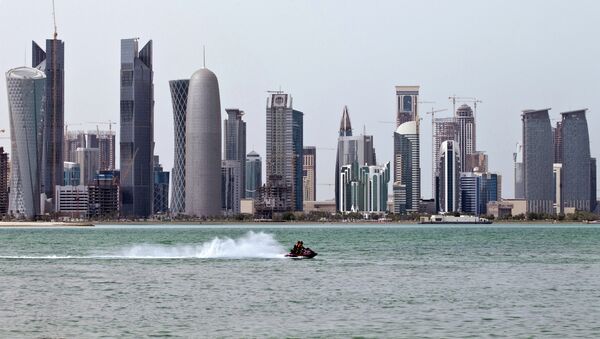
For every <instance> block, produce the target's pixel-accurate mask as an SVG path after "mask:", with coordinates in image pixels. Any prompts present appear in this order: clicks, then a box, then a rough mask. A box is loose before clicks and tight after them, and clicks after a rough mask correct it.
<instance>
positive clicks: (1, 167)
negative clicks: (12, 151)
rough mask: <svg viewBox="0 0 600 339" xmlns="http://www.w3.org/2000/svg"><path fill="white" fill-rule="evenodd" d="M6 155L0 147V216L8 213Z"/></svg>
mask: <svg viewBox="0 0 600 339" xmlns="http://www.w3.org/2000/svg"><path fill="white" fill-rule="evenodd" d="M8 187H9V186H8V153H6V152H4V147H0V216H3V215H6V212H8Z"/></svg>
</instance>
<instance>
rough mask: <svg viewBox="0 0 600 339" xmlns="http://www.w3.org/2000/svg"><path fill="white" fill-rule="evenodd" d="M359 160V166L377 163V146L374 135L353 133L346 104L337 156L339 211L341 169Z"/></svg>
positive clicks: (336, 198) (336, 196) (337, 200)
mask: <svg viewBox="0 0 600 339" xmlns="http://www.w3.org/2000/svg"><path fill="white" fill-rule="evenodd" d="M355 161H356V162H357V163H358V164H359V166H362V165H368V166H374V165H375V164H376V156H375V148H374V146H373V136H372V135H357V136H353V135H352V125H351V124H350V115H349V114H348V107H346V106H344V110H343V112H342V120H341V121H340V129H339V137H338V145H337V156H336V162H335V204H336V208H337V210H338V211H341V206H340V199H341V197H340V171H341V168H342V167H343V166H345V165H351V164H352V163H353V162H355Z"/></svg>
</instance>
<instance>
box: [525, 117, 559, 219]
mask: <svg viewBox="0 0 600 339" xmlns="http://www.w3.org/2000/svg"><path fill="white" fill-rule="evenodd" d="M549 110H550V109H549V108H546V109H541V110H525V111H523V113H522V115H521V120H522V121H523V174H524V176H523V179H524V180H523V182H524V188H525V189H524V193H525V200H527V212H531V213H546V214H553V213H554V208H553V202H554V195H553V191H554V189H553V183H554V180H553V175H552V167H553V166H552V164H553V160H554V152H553V147H552V144H553V142H552V126H551V125H550V117H549V115H548V111H549Z"/></svg>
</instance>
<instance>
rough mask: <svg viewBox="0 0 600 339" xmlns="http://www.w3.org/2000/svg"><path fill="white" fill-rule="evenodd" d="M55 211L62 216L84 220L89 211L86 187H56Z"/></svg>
mask: <svg viewBox="0 0 600 339" xmlns="http://www.w3.org/2000/svg"><path fill="white" fill-rule="evenodd" d="M55 193H56V194H55V197H56V204H55V205H56V206H55V211H56V212H57V213H59V214H60V215H63V216H68V217H72V218H85V217H87V215H88V210H89V193H88V188H87V186H84V185H79V186H58V185H57V186H56V188H55Z"/></svg>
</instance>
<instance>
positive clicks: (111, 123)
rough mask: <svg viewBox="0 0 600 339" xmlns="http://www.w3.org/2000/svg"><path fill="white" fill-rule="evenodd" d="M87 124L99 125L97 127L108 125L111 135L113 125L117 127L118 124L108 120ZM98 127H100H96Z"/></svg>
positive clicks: (88, 122)
mask: <svg viewBox="0 0 600 339" xmlns="http://www.w3.org/2000/svg"><path fill="white" fill-rule="evenodd" d="M86 123H87V124H97V125H108V131H109V132H110V133H112V125H116V124H117V123H116V122H114V121H112V120H108V121H86ZM96 127H98V126H96Z"/></svg>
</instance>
